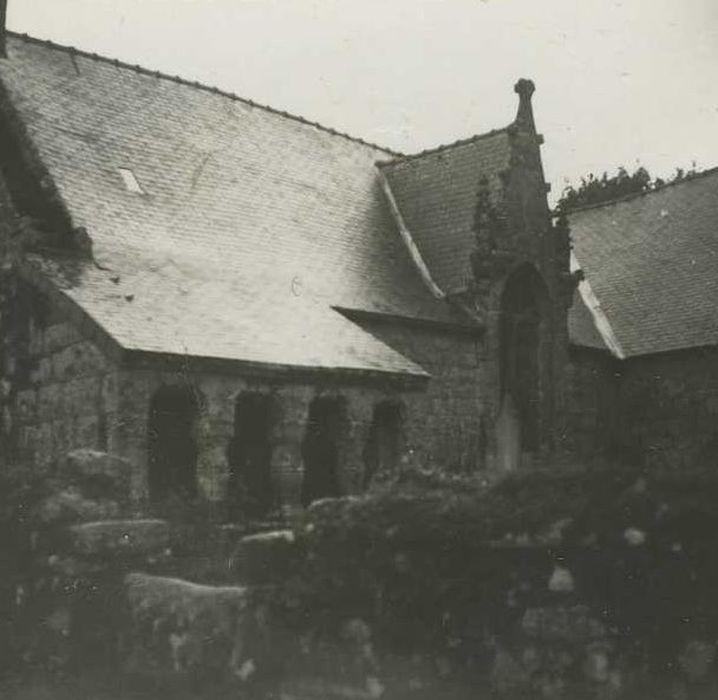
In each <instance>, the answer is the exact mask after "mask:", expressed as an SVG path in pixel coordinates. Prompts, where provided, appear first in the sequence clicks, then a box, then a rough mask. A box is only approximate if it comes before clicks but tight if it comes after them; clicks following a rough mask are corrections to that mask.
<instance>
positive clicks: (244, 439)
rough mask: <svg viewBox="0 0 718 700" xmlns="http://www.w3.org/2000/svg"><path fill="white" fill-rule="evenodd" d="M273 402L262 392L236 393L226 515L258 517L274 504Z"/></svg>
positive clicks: (236, 517) (232, 516) (235, 517)
mask: <svg viewBox="0 0 718 700" xmlns="http://www.w3.org/2000/svg"><path fill="white" fill-rule="evenodd" d="M274 424H275V402H274V399H273V398H272V397H271V396H268V395H266V394H257V393H246V394H240V395H239V396H238V397H237V401H236V402H235V405H234V434H233V436H232V439H231V441H230V443H229V449H228V452H229V454H228V457H229V484H228V488H227V492H228V493H227V495H228V510H229V516H230V518H231V519H233V520H237V519H239V518H242V517H262V516H264V515H266V514H267V513H268V512H269V511H270V510H271V509H272V507H273V506H274V504H275V498H276V494H275V490H274V484H273V482H272V473H271V461H272V439H271V438H272V431H273V429H274Z"/></svg>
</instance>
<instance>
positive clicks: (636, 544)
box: [299, 469, 718, 668]
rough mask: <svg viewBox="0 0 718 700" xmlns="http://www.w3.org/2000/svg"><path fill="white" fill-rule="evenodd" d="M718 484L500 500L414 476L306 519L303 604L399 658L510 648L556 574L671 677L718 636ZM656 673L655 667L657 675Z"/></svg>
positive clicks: (621, 484)
mask: <svg viewBox="0 0 718 700" xmlns="http://www.w3.org/2000/svg"><path fill="white" fill-rule="evenodd" d="M716 499H718V475H716V474H712V473H707V472H701V473H688V474H686V473H674V472H665V473H650V474H644V473H642V472H641V471H639V470H625V469H622V470H617V469H616V470H614V469H611V470H599V471H581V472H578V471H576V472H543V473H541V472H535V473H527V474H520V475H515V476H511V477H509V478H507V479H505V480H503V481H501V482H499V483H497V484H495V485H489V484H486V483H484V482H482V481H481V480H480V479H473V478H469V479H467V478H460V477H454V478H449V477H440V476H436V475H427V474H421V473H415V474H413V475H404V477H403V478H402V481H401V483H398V484H397V483H394V484H391V485H388V486H387V487H386V488H382V489H381V490H380V491H377V492H374V493H371V494H368V495H366V496H363V497H361V498H351V499H340V500H327V501H324V502H320V503H318V504H316V505H315V506H313V507H312V508H310V509H309V511H308V513H307V515H306V517H305V521H304V523H303V524H302V527H301V530H300V531H299V539H300V541H301V544H302V546H303V547H304V551H305V553H306V554H305V558H304V568H303V571H302V574H301V576H300V580H301V581H302V582H303V595H304V598H303V604H304V606H306V610H307V611H311V616H312V618H313V619H315V620H316V619H320V620H323V624H324V628H325V631H326V632H331V629H332V628H333V627H334V628H336V627H337V625H338V624H339V623H340V622H341V621H342V620H346V619H347V618H348V617H352V616H357V617H360V618H363V619H366V620H367V621H368V622H369V624H370V626H371V627H372V629H373V630H375V633H376V638H377V641H379V643H380V645H381V646H382V647H383V648H389V649H391V650H393V651H396V652H399V653H405V652H411V653H428V652H429V651H430V652H431V653H432V654H434V655H436V654H439V653H446V654H451V655H453V656H454V657H455V656H457V655H461V654H468V653H471V654H474V655H476V654H479V655H480V650H481V649H486V648H487V644H488V645H489V646H490V644H491V641H490V640H500V641H501V643H506V644H509V645H510V644H511V643H512V636H513V635H514V634H515V631H516V625H517V623H518V621H519V620H520V618H521V616H522V614H523V611H524V610H526V609H527V608H529V607H533V606H537V605H538V606H541V605H545V604H546V601H547V600H549V599H550V598H551V595H552V593H551V592H550V591H548V589H547V582H548V580H549V577H550V575H551V572H552V571H553V569H554V567H556V566H557V565H558V566H567V567H568V568H569V569H570V570H571V571H572V574H573V576H574V578H575V580H576V592H575V596H576V597H575V600H577V601H581V602H582V603H586V604H589V605H590V606H591V608H592V609H593V610H595V611H596V614H597V615H599V616H600V617H601V619H602V620H603V621H604V622H605V623H606V624H607V625H610V627H611V629H612V630H613V631H614V633H615V634H616V635H618V637H619V638H620V639H621V640H622V641H621V644H622V645H623V649H624V652H625V653H626V654H634V655H639V656H640V657H641V659H643V660H644V661H645V660H646V659H649V661H650V663H651V664H655V665H657V667H661V668H663V666H662V664H665V663H668V661H669V660H670V659H675V657H676V655H677V654H678V653H679V650H680V649H681V648H682V645H684V644H685V643H686V640H688V639H696V638H713V637H714V636H715V635H716V634H718V605H716V604H715V603H714V602H713V598H712V593H711V592H712V591H714V590H715V588H716V587H718V552H716V551H715V547H714V541H715V532H716V531H717V530H718V510H716V508H715V502H716ZM647 663H648V662H647Z"/></svg>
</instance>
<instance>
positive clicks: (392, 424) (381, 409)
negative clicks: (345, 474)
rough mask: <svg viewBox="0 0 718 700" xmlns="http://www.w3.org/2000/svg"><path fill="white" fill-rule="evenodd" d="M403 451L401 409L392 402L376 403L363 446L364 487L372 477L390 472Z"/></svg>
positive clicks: (402, 414) (402, 413) (394, 467)
mask: <svg viewBox="0 0 718 700" xmlns="http://www.w3.org/2000/svg"><path fill="white" fill-rule="evenodd" d="M403 450H404V407H403V406H402V405H401V403H399V402H396V401H382V402H381V403H378V404H376V405H375V406H374V414H373V416H372V421H371V427H370V428H369V435H368V438H367V442H366V445H365V447H364V488H365V489H366V488H367V487H368V486H369V483H370V482H371V480H372V478H373V477H374V476H375V475H376V474H390V473H392V472H393V471H394V470H395V469H396V468H397V466H398V465H399V460H400V459H401V455H402V452H403Z"/></svg>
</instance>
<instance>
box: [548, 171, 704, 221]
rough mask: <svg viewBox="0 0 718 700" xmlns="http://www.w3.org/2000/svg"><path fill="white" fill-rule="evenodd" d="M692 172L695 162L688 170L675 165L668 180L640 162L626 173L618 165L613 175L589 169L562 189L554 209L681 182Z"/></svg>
mask: <svg viewBox="0 0 718 700" xmlns="http://www.w3.org/2000/svg"><path fill="white" fill-rule="evenodd" d="M694 175H696V167H695V163H693V165H692V166H691V167H690V168H689V169H688V170H685V169H683V168H676V171H675V173H674V174H673V175H672V176H671V177H670V178H668V179H667V180H664V179H663V178H653V177H651V175H650V173H649V172H648V171H647V170H646V169H645V168H644V167H642V166H641V167H639V168H637V169H636V170H635V171H634V172H633V173H629V172H628V170H626V168H624V167H623V166H621V167H620V168H618V170H617V171H616V174H615V175H610V176H609V174H608V173H607V172H604V173H603V175H601V176H600V177H597V176H596V175H594V174H593V173H590V174H589V175H588V176H586V177H582V178H581V182H580V184H579V185H578V186H577V187H574V186H573V185H569V186H568V187H566V188H565V189H564V190H563V192H562V193H561V198H560V199H559V200H558V203H557V205H556V209H557V211H563V212H565V211H571V210H572V209H580V208H582V207H588V206H592V205H594V204H602V203H604V202H613V201H616V200H618V199H622V198H624V197H628V196H630V195H634V194H640V193H642V192H650V191H652V190H656V189H659V188H661V187H664V186H665V185H667V184H673V183H676V182H681V181H682V180H686V179H688V178H691V177H693V176H694Z"/></svg>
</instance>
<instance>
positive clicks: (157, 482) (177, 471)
mask: <svg viewBox="0 0 718 700" xmlns="http://www.w3.org/2000/svg"><path fill="white" fill-rule="evenodd" d="M197 415H198V404H197V399H196V397H195V395H194V393H193V392H192V391H191V390H190V389H189V388H188V387H170V386H166V387H162V388H161V389H158V391H157V392H156V393H155V395H154V396H153V397H152V401H151V402H150V415H149V422H148V430H147V437H148V451H149V455H148V456H149V459H148V463H149V471H148V481H149V490H150V500H151V501H152V502H153V503H162V502H165V501H167V500H169V499H180V500H188V499H192V498H194V497H195V496H196V495H197V453H198V450H197V438H196V434H195V432H196V424H197Z"/></svg>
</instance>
